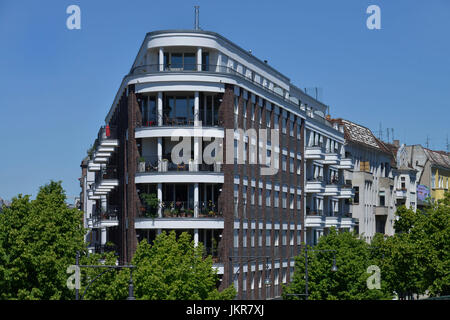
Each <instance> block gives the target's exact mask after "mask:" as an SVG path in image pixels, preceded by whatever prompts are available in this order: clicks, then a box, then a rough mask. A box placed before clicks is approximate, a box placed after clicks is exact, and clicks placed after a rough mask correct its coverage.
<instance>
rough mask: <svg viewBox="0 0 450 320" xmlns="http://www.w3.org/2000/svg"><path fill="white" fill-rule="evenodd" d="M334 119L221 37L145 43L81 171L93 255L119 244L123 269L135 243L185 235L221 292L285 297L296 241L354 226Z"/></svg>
mask: <svg viewBox="0 0 450 320" xmlns="http://www.w3.org/2000/svg"><path fill="white" fill-rule="evenodd" d="M327 108H328V107H327V106H326V105H324V104H323V103H321V102H320V101H317V100H315V99H313V98H312V97H310V96H309V95H307V94H306V93H305V92H304V91H303V90H301V89H299V88H297V87H296V86H294V85H293V84H292V83H291V82H290V79H289V78H288V77H286V76H285V75H283V74H281V73H280V72H279V71H277V70H275V69H274V68H272V67H271V66H270V65H269V64H268V63H267V62H265V61H261V60H259V59H258V58H256V57H255V56H253V55H252V54H251V53H249V52H248V51H246V50H244V49H242V48H240V47H239V46H237V45H236V44H234V43H233V42H231V41H229V40H228V39H226V38H224V37H223V36H221V35H219V34H217V33H214V32H208V31H199V30H169V31H155V32H150V33H148V34H147V35H146V36H145V39H144V41H143V42H142V45H141V47H140V49H139V51H138V54H137V56H136V59H135V61H134V63H133V65H132V67H131V69H130V72H129V73H128V74H127V75H126V76H125V77H124V78H123V80H122V83H121V85H120V88H119V90H118V92H117V94H116V96H115V98H114V101H113V104H112V106H111V108H110V110H109V112H108V114H107V116H106V119H105V125H104V126H103V127H102V128H100V130H99V133H98V136H97V139H96V140H95V143H94V145H93V148H92V150H90V154H89V155H88V157H86V158H85V159H84V160H83V162H82V164H81V167H82V177H81V179H80V185H81V187H82V193H81V196H80V199H81V200H80V202H81V207H82V208H83V210H84V212H85V226H86V227H87V228H88V229H89V233H88V234H87V236H86V241H87V242H89V244H90V248H91V250H93V251H94V250H107V249H108V248H109V249H110V248H111V246H112V244H114V245H115V248H116V249H117V251H118V253H119V257H120V260H121V262H123V263H126V262H128V261H130V260H131V258H132V256H133V253H134V252H135V250H136V246H137V243H138V242H139V241H142V240H144V239H146V240H147V241H152V240H153V239H154V238H155V237H156V235H157V234H158V233H160V232H162V231H170V230H176V231H177V232H183V231H186V232H189V233H190V234H191V235H192V237H193V239H194V241H195V243H199V242H201V243H203V245H204V246H205V253H207V254H210V255H212V256H213V259H214V262H215V263H214V267H215V268H217V269H218V273H219V275H220V277H221V281H222V284H221V287H227V286H229V285H230V284H232V283H234V285H235V287H236V288H237V290H238V298H240V299H267V298H275V297H278V296H280V295H281V284H282V283H288V282H289V281H290V279H291V277H292V274H293V271H294V257H295V256H296V255H298V254H299V252H300V246H301V244H302V242H305V241H306V242H308V243H310V244H314V243H315V242H316V241H317V239H318V238H319V237H320V236H321V235H322V234H325V233H326V232H328V230H329V228H331V227H336V228H338V229H342V230H345V229H346V230H352V229H353V228H354V227H355V223H356V221H355V219H354V218H352V216H351V211H350V205H349V203H348V199H351V198H352V196H353V190H352V188H351V185H350V184H349V183H346V181H345V177H344V170H351V169H352V168H353V164H352V161H351V159H350V158H348V157H346V151H345V148H344V143H345V140H344V126H343V125H341V124H338V123H330V122H329V121H327V120H326V119H325V113H326V110H327ZM108 243H111V245H110V246H109V247H108V246H106V247H105V245H106V244H108ZM112 247H113V248H114V246H112Z"/></svg>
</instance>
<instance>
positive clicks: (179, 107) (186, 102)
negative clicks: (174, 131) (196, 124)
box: [163, 96, 194, 125]
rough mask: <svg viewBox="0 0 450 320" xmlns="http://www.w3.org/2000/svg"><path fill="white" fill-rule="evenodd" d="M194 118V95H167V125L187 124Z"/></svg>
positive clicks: (164, 119) (164, 108)
mask: <svg viewBox="0 0 450 320" xmlns="http://www.w3.org/2000/svg"><path fill="white" fill-rule="evenodd" d="M193 119H194V97H193V96H187V97H186V96H166V97H165V104H164V106H163V121H164V123H165V124H166V125H187V124H189V123H191V122H193Z"/></svg>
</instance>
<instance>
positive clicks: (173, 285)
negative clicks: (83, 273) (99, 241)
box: [85, 231, 236, 300]
mask: <svg viewBox="0 0 450 320" xmlns="http://www.w3.org/2000/svg"><path fill="white" fill-rule="evenodd" d="M202 253H203V246H202V244H201V243H200V244H199V245H198V246H197V247H196V246H194V242H193V241H191V237H190V235H189V234H187V233H185V232H183V233H181V235H180V236H179V238H178V239H177V237H176V234H175V232H174V231H172V232H170V233H169V234H167V233H165V232H163V233H161V234H159V235H158V236H157V237H156V239H155V241H154V243H153V245H150V244H148V243H147V241H146V240H143V241H141V242H140V243H139V245H138V247H137V250H136V253H135V254H134V256H133V259H132V261H131V264H132V265H134V266H136V268H135V269H134V271H133V283H134V295H135V297H136V299H142V300H204V299H217V300H229V299H233V298H234V297H235V296H236V291H235V290H234V288H233V287H230V288H227V289H225V290H223V291H222V292H219V291H218V290H217V289H216V284H217V282H218V278H217V271H216V270H214V269H213V265H212V258H211V256H208V257H206V258H204V257H203V254H202ZM98 258H99V256H98V255H97V256H93V257H92V258H91V260H90V262H91V263H93V264H96V263H99V262H98V261H99V259H98ZM108 259H112V256H107V257H106V260H107V261H108ZM109 263H111V262H109ZM99 272H100V271H99V270H97V271H95V273H96V274H98V273H99ZM93 276H94V273H93V272H91V273H90V277H91V278H92V277H93ZM103 277H105V278H103ZM108 277H109V278H108ZM111 278H114V279H113V280H111ZM129 279H130V271H129V270H128V269H124V270H121V271H119V272H116V271H111V272H108V273H107V274H104V275H103V276H102V277H101V278H99V280H97V281H98V282H99V283H98V284H97V281H96V283H95V284H92V290H93V291H92V292H91V293H89V295H88V294H86V298H87V299H114V300H117V299H126V298H127V297H128V282H129ZM85 284H86V283H85ZM97 286H98V287H97ZM89 291H91V288H89Z"/></svg>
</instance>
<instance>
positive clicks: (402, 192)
mask: <svg viewBox="0 0 450 320" xmlns="http://www.w3.org/2000/svg"><path fill="white" fill-rule="evenodd" d="M407 194H408V191H407V190H395V196H396V197H397V199H406V198H407Z"/></svg>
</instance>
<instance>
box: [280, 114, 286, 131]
mask: <svg viewBox="0 0 450 320" xmlns="http://www.w3.org/2000/svg"><path fill="white" fill-rule="evenodd" d="M281 125H282V126H281V132H282V133H284V134H286V118H285V117H283V118H282V120H281Z"/></svg>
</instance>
